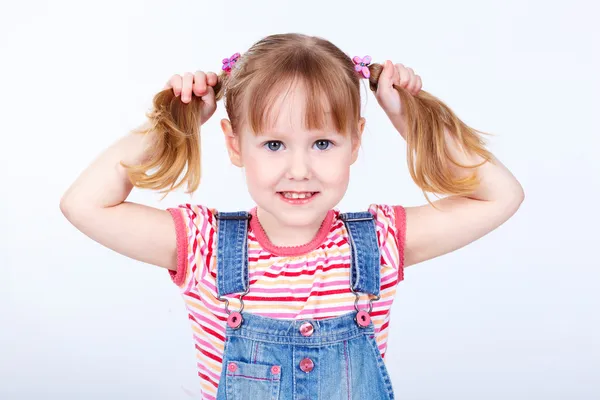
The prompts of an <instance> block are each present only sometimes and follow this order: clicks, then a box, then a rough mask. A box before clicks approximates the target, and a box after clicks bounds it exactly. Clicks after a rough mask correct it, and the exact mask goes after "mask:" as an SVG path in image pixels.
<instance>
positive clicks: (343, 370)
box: [216, 212, 394, 400]
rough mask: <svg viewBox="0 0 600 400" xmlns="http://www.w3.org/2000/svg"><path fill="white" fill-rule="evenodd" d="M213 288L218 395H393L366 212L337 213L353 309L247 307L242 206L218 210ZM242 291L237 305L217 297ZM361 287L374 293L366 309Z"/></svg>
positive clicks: (299, 398) (223, 399) (373, 238)
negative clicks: (222, 329)
mask: <svg viewBox="0 0 600 400" xmlns="http://www.w3.org/2000/svg"><path fill="white" fill-rule="evenodd" d="M216 218H217V222H218V226H217V233H218V238H217V293H218V296H219V300H221V301H223V302H225V311H226V313H227V315H228V320H227V326H226V335H225V348H224V352H223V366H222V367H223V368H222V372H221V377H220V381H219V387H218V393H217V400H238V399H251V400H263V399H268V400H278V399H293V400H317V399H319V400H320V399H326V400H338V399H339V400H342V399H343V400H348V399H353V400H364V399H369V400H384V399H385V400H391V399H393V398H394V393H393V389H392V383H391V381H390V377H389V375H388V372H387V369H386V366H385V364H384V362H383V359H382V357H381V353H380V352H379V349H378V347H377V343H376V341H375V332H374V326H373V323H372V321H371V317H370V315H369V314H370V312H371V311H372V309H373V301H377V300H379V293H380V252H379V246H378V244H377V234H376V230H375V221H374V217H373V215H372V214H371V213H369V212H358V213H346V214H340V215H339V218H340V219H341V220H342V221H343V222H344V224H345V226H346V229H347V231H348V236H349V238H348V239H349V243H350V249H351V268H350V282H349V286H350V290H351V291H352V292H353V293H354V294H355V296H356V300H355V302H354V308H355V311H353V312H351V313H348V314H345V315H341V316H338V317H333V318H326V319H318V320H316V319H301V320H288V319H275V318H268V317H263V316H260V315H255V314H251V313H247V312H244V311H243V310H244V302H243V297H244V295H246V294H247V293H248V292H249V291H250V285H249V282H250V279H249V274H248V243H247V241H248V221H249V219H250V218H251V216H250V214H249V213H247V212H233V213H218V214H217V215H216ZM237 293H240V309H239V310H238V311H231V310H229V301H228V300H227V299H225V298H223V297H222V296H225V295H229V294H237ZM360 293H366V294H369V295H372V296H374V297H371V298H370V300H369V306H368V308H367V309H364V310H361V309H359V307H358V299H359V296H360Z"/></svg>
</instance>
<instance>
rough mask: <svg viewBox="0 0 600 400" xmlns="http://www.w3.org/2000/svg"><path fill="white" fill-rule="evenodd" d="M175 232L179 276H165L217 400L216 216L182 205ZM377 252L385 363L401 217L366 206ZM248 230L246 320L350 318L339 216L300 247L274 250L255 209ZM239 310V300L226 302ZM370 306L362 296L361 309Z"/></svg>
mask: <svg viewBox="0 0 600 400" xmlns="http://www.w3.org/2000/svg"><path fill="white" fill-rule="evenodd" d="M169 211H170V212H171V215H172V216H173V219H174V221H175V226H176V230H177V271H176V272H175V271H169V272H170V273H171V277H172V279H173V281H174V282H175V283H176V284H177V285H178V286H179V288H180V289H181V291H182V296H183V299H184V301H185V305H186V308H187V312H188V318H189V320H190V323H191V327H192V332H193V341H194V345H195V347H196V361H197V366H198V376H199V377H200V380H201V388H202V393H203V396H202V398H203V399H205V400H215V398H216V396H217V387H218V383H219V378H220V375H221V365H222V357H223V348H224V342H225V326H226V321H227V314H226V313H225V304H224V302H221V301H219V300H217V298H216V296H217V291H216V284H215V282H216V266H217V263H216V251H215V242H216V239H217V235H216V229H217V220H216V218H215V216H214V213H215V211H216V210H213V209H209V208H207V207H204V206H199V205H191V204H184V205H181V206H179V207H177V208H171V209H169ZM369 211H370V212H371V213H372V214H373V215H374V216H375V217H376V219H375V220H376V231H377V239H378V242H379V246H380V249H381V293H380V296H381V299H380V300H378V301H375V302H374V303H373V311H372V312H371V317H372V321H373V324H374V326H375V335H376V341H377V344H378V346H379V350H380V352H381V356H382V357H384V360H385V352H386V344H387V338H388V328H389V326H388V325H389V321H390V308H391V305H392V302H393V300H394V295H395V293H396V285H397V284H398V282H400V281H402V279H403V263H404V235H405V227H406V222H405V221H406V214H405V210H404V208H403V207H401V206H394V207H392V206H385V205H371V206H370V207H369ZM251 214H252V218H251V219H250V226H249V229H248V258H249V263H248V270H249V275H250V291H249V292H248V293H247V294H246V295H245V296H244V312H248V313H253V314H258V315H262V316H265V317H271V318H282V319H308V318H315V319H322V318H330V317H336V316H340V315H343V314H347V313H349V312H352V311H354V300H355V296H354V294H353V293H352V292H351V291H350V245H349V243H348V233H347V231H346V228H345V226H344V223H343V221H342V220H340V219H339V218H337V216H338V215H339V211H338V210H331V211H329V212H328V214H327V216H326V218H325V220H324V221H323V224H322V225H321V228H320V229H319V232H318V233H317V234H316V235H315V238H314V239H313V240H312V241H311V242H310V243H307V244H305V245H303V246H294V247H278V246H275V245H273V244H272V243H271V242H270V241H269V239H268V237H267V235H266V234H265V233H264V231H263V229H262V227H261V226H260V223H259V222H258V219H257V217H256V208H254V209H253V210H251ZM224 297H226V298H228V299H229V301H230V309H231V310H238V309H239V306H240V302H239V294H235V295H228V296H224ZM367 305H368V296H367V295H366V294H363V295H362V296H361V298H360V301H359V307H360V308H361V309H364V308H365V307H366V306H367Z"/></svg>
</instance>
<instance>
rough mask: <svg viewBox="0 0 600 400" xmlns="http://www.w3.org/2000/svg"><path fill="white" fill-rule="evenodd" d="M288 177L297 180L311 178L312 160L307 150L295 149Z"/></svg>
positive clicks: (291, 157)
mask: <svg viewBox="0 0 600 400" xmlns="http://www.w3.org/2000/svg"><path fill="white" fill-rule="evenodd" d="M287 177H288V179H293V180H297V181H301V180H305V179H309V178H310V162H309V159H308V155H307V154H306V153H305V152H303V151H295V152H293V153H292V154H291V155H290V160H289V165H288V171H287Z"/></svg>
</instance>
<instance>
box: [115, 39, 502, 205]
mask: <svg viewBox="0 0 600 400" xmlns="http://www.w3.org/2000/svg"><path fill="white" fill-rule="evenodd" d="M369 69H370V71H371V77H370V78H369V86H370V89H371V90H372V91H376V90H377V82H378V80H379V76H380V74H381V71H382V69H383V66H382V65H381V64H371V65H370V66H369ZM295 81H300V82H301V83H303V84H304V85H305V88H306V91H307V96H306V107H305V110H306V118H305V124H306V127H307V128H308V129H321V128H323V127H324V126H325V125H326V123H327V121H329V120H330V121H332V122H333V123H334V126H335V127H336V129H337V130H338V131H339V132H342V133H347V132H349V133H356V132H357V130H358V122H359V120H360V117H361V116H360V76H359V75H358V74H357V73H356V71H355V70H354V64H353V62H352V59H351V58H350V57H349V56H348V55H346V54H345V53H344V52H342V51H341V50H340V49H339V48H338V47H336V46H335V45H333V44H332V43H331V42H329V41H327V40H325V39H322V38H319V37H313V36H306V35H302V34H278V35H271V36H267V37H265V38H264V39H262V40H260V41H258V42H257V43H255V44H254V45H253V46H252V47H251V48H250V49H249V50H248V51H247V52H245V53H243V54H242V56H241V57H240V58H239V60H238V61H237V63H236V64H235V67H234V68H233V70H232V71H231V74H230V75H227V74H226V73H225V72H222V73H221V74H220V75H219V77H218V82H217V84H216V86H215V87H214V91H215V95H216V100H220V99H221V98H223V97H224V101H225V108H226V111H227V115H228V117H229V120H230V121H231V124H232V128H233V131H234V132H238V131H239V128H240V127H241V126H242V124H245V126H247V127H249V128H250V129H251V130H252V132H254V133H257V132H261V131H262V130H263V128H264V127H265V124H267V123H269V120H270V117H271V111H272V110H271V107H272V104H273V99H274V97H275V96H277V95H278V94H279V93H281V92H282V90H285V88H286V85H287V87H288V88H289V87H290V86H291V85H292V84H293V82H295ZM396 89H397V90H398V92H399V93H400V98H401V101H402V105H403V107H404V108H405V110H406V127H407V132H406V141H407V156H408V157H407V158H408V166H409V170H410V174H411V177H412V179H413V180H414V181H415V183H416V184H417V185H418V186H419V187H420V188H421V189H422V190H423V192H424V193H425V194H426V192H431V193H437V194H448V195H454V194H458V195H465V194H468V193H471V192H472V191H473V190H474V189H475V188H476V186H477V184H478V180H477V177H476V176H475V174H473V175H471V176H469V177H466V178H457V177H454V176H452V174H451V171H450V169H449V168H448V161H450V162H451V163H453V164H455V165H458V166H461V167H466V168H474V167H477V166H479V165H481V164H478V165H474V166H465V165H460V164H458V163H457V162H456V161H455V160H453V159H452V158H451V156H450V155H449V154H448V153H447V149H446V137H445V132H446V131H447V132H448V133H449V134H450V136H451V137H452V138H454V139H456V141H457V143H458V144H459V145H460V146H461V147H462V149H463V150H464V151H466V152H467V153H469V154H477V155H479V156H481V157H483V159H484V161H483V162H486V161H488V160H490V159H491V154H490V153H489V152H488V151H487V150H486V149H485V147H484V142H483V140H482V138H481V137H480V136H479V133H483V132H479V131H476V130H474V129H472V128H470V127H469V126H467V125H466V124H465V123H463V122H462V121H461V120H460V119H459V118H458V117H457V116H456V115H455V114H454V113H453V112H452V110H450V108H449V107H448V106H446V105H445V104H444V103H443V102H442V101H440V100H439V99H437V98H436V97H434V96H433V95H431V94H429V93H427V92H426V91H423V90H421V91H420V92H419V94H417V95H416V96H413V95H411V94H410V93H409V92H407V91H406V90H404V89H402V88H396ZM324 104H327V105H328V106H329V110H328V111H329V112H328V113H325V112H324V110H323V105H324ZM201 105H202V100H201V99H200V98H198V97H196V96H192V101H191V102H190V103H188V104H185V103H183V102H181V100H180V99H179V98H177V97H175V95H174V94H173V90H172V89H166V90H163V91H161V92H159V93H158V94H156V96H155V97H154V100H153V109H152V110H151V111H150V112H149V113H148V114H147V117H148V119H149V122H150V124H149V125H148V126H147V127H146V128H144V129H140V130H138V132H140V133H148V132H151V131H152V132H153V133H154V134H155V136H156V139H155V140H154V143H153V147H152V149H151V150H150V153H149V154H150V158H149V159H148V160H147V161H146V162H144V163H143V164H142V165H138V166H128V165H125V167H126V168H127V171H128V174H129V177H130V179H131V182H132V183H133V184H134V185H135V186H137V187H139V188H145V189H153V190H160V191H162V192H164V193H168V192H170V191H172V190H175V189H177V188H179V187H180V186H181V185H183V184H184V183H186V182H187V192H188V193H191V192H194V191H195V190H196V189H197V188H198V185H199V183H200V167H201V165H200V137H199V134H200V107H201ZM151 170H152V172H149V171H151ZM184 170H185V174H183V177H181V175H182V173H183V172H184ZM180 177H181V178H180ZM428 200H429V199H428Z"/></svg>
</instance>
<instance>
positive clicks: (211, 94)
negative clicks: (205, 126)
mask: <svg viewBox="0 0 600 400" xmlns="http://www.w3.org/2000/svg"><path fill="white" fill-rule="evenodd" d="M202 101H203V102H205V103H206V106H207V107H209V108H216V107H217V103H216V100H215V90H214V89H213V87H212V86H208V87H207V88H206V94H205V95H204V96H202Z"/></svg>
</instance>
